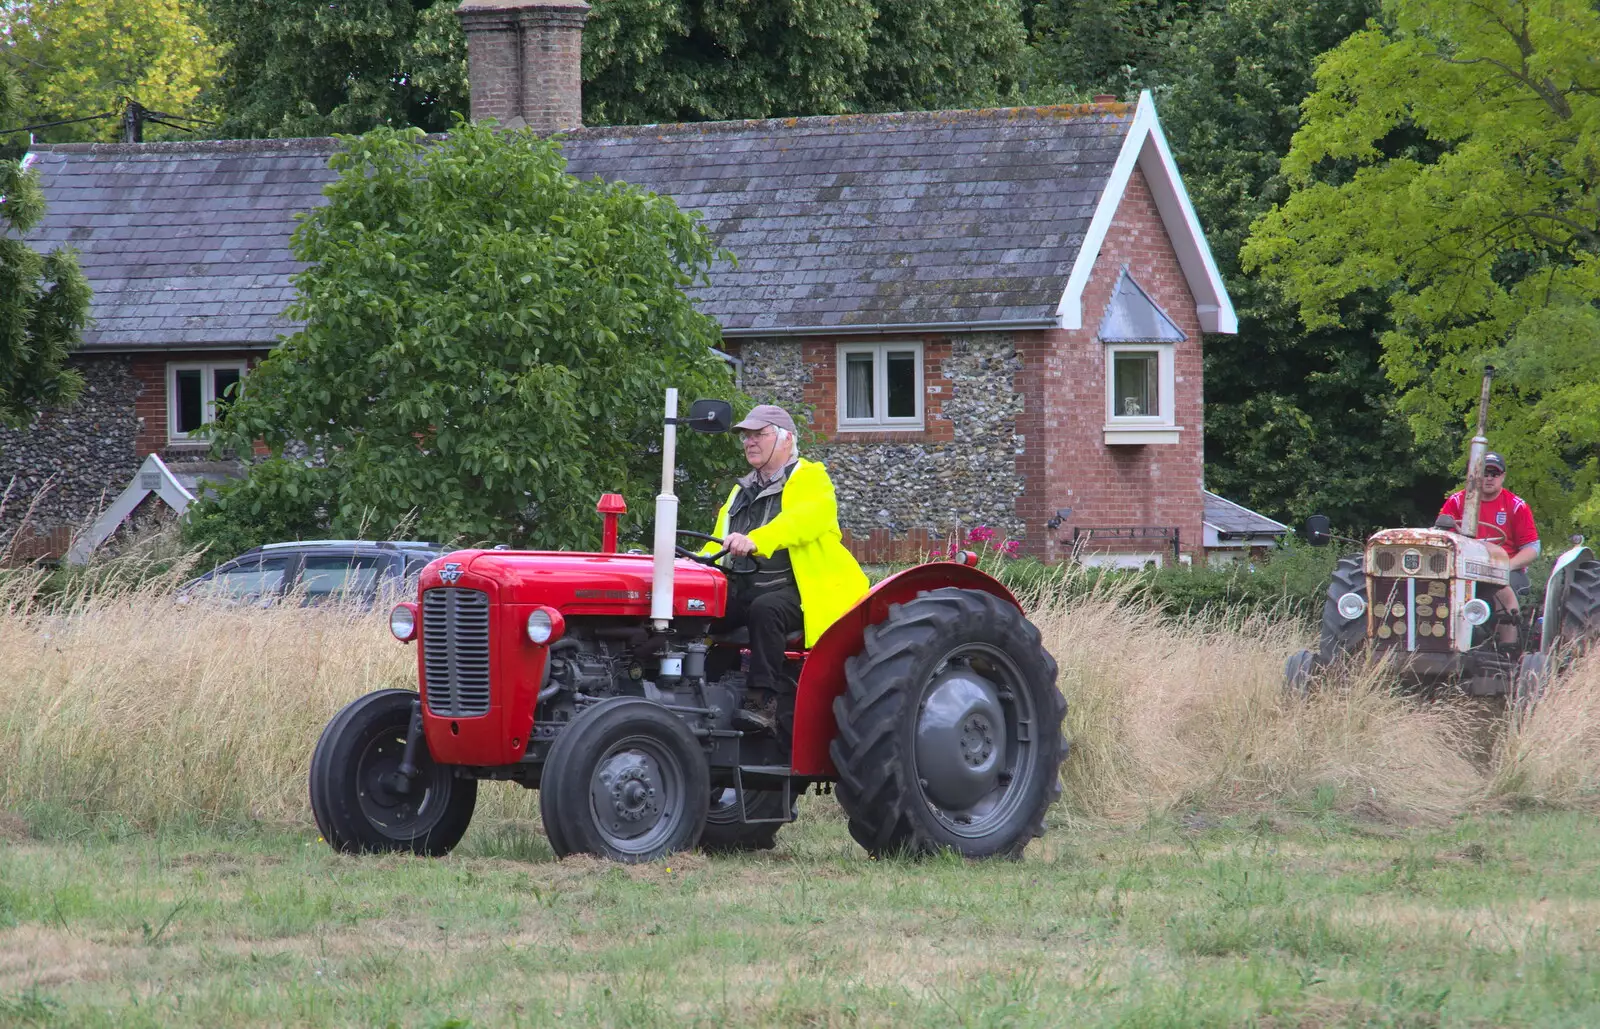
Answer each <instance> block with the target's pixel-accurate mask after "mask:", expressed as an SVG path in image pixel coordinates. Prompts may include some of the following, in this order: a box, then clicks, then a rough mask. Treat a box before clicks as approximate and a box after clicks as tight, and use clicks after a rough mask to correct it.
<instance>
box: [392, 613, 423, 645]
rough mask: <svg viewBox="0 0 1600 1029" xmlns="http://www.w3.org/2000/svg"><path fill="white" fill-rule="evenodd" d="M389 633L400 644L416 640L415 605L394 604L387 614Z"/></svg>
mask: <svg viewBox="0 0 1600 1029" xmlns="http://www.w3.org/2000/svg"><path fill="white" fill-rule="evenodd" d="M389 631H390V632H391V633H393V634H394V638H395V639H397V640H400V641H401V642H402V643H404V642H406V641H409V640H414V639H416V638H417V608H416V605H415V604H396V605H395V606H394V608H393V610H391V611H390V612H389Z"/></svg>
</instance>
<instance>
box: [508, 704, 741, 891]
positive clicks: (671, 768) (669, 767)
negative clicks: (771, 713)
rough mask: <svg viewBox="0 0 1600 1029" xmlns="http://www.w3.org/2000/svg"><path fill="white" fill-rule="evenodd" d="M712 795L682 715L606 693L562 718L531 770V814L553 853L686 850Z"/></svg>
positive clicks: (633, 858) (652, 855)
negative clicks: (534, 785) (535, 796)
mask: <svg viewBox="0 0 1600 1029" xmlns="http://www.w3.org/2000/svg"><path fill="white" fill-rule="evenodd" d="M710 797H711V772H710V769H709V768H708V767H707V765H706V754H705V750H704V749H703V748H702V747H701V746H700V742H699V741H698V740H697V739H695V736H694V733H692V732H690V731H689V728H688V726H686V725H684V724H683V719H681V718H679V717H678V716H677V715H675V714H673V713H672V712H670V711H668V710H667V709H666V708H664V707H662V706H661V705H660V704H655V703H652V702H651V701H648V700H645V699H644V698H642V697H613V698H611V699H609V700H603V701H601V702H600V703H598V704H596V705H594V706H593V707H590V708H586V709H584V710H583V711H582V712H580V713H579V714H578V716H577V717H576V718H574V719H573V720H572V721H571V722H569V723H567V726H566V728H565V729H563V730H562V731H561V735H560V736H557V737H556V741H555V743H554V744H552V745H551V747H550V755H549V757H547V758H546V759H545V763H544V771H543V773H541V775H540V777H539V814H540V815H541V816H542V817H543V819H544V831H545V835H546V836H547V837H549V839H550V849H551V850H553V851H555V853H556V856H557V857H566V856H567V855H569V854H594V855H596V856H597V857H603V858H610V859H611V860H613V861H624V862H627V863H629V864H636V863H638V862H641V861H653V860H655V859H656V858H658V857H660V856H661V855H663V854H671V853H673V852H675V851H680V850H687V849H689V848H690V847H693V846H694V845H695V842H696V841H697V840H698V839H699V838H700V831H701V829H702V827H703V826H704V825H705V821H706V807H707V805H708V804H709V802H710Z"/></svg>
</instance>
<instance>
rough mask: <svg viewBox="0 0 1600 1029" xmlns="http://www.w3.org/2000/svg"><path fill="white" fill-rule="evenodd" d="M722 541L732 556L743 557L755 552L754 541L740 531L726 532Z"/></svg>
mask: <svg viewBox="0 0 1600 1029" xmlns="http://www.w3.org/2000/svg"><path fill="white" fill-rule="evenodd" d="M722 543H723V545H724V546H726V547H727V548H728V553H730V554H732V555H733V556H734V557H745V556H747V555H749V554H754V553H755V552H756V544H755V541H754V540H752V539H751V538H750V537H749V536H746V535H745V534H744V533H742V532H730V533H728V535H727V536H725V537H723V540H722Z"/></svg>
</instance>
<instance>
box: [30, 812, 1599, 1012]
mask: <svg viewBox="0 0 1600 1029" xmlns="http://www.w3.org/2000/svg"><path fill="white" fill-rule="evenodd" d="M48 831H49V834H50V835H51V836H52V837H53V838H52V839H50V840H49V841H47V842H46V841H32V840H28V841H23V840H14V841H12V842H10V843H8V844H5V845H0V1025H6V1026H106V1027H117V1029H125V1027H139V1026H196V1027H200V1026H205V1027H219V1026H242V1025H258V1024H264V1025H286V1026H342V1025H363V1026H365V1025H371V1026H387V1025H398V1026H423V1027H443V1026H457V1027H460V1026H518V1025H521V1026H535V1025H563V1026H566V1025H574V1026H591V1025H594V1026H677V1025H704V1026H722V1025H783V1026H790V1025H805V1026H855V1025H926V1026H950V1025H960V1026H1056V1025H1081V1026H1098V1025H1106V1026H1174V1027H1176V1026H1237V1025H1257V1026H1522V1025H1529V1026H1532V1025H1539V1026H1589V1025H1595V1024H1597V1023H1600V967H1597V946H1600V940H1597V938H1596V930H1597V928H1600V917H1597V912H1600V827H1597V826H1596V825H1595V823H1594V821H1593V820H1592V819H1591V818H1589V817H1587V816H1584V815H1579V814H1575V813H1542V814H1519V815H1512V816H1507V815H1496V816H1485V817H1476V818H1469V819H1465V820H1460V821H1458V822H1456V823H1454V824H1452V825H1451V826H1449V827H1448V828H1442V829H1435V830H1402V829H1397V828H1394V827H1386V826H1383V825H1381V824H1375V823H1362V822H1358V821H1352V820H1350V819H1349V818H1348V817H1346V816H1342V815H1338V814H1335V813H1333V812H1332V811H1330V810H1322V811H1318V810H1317V809H1316V807H1315V805H1313V806H1312V807H1310V808H1308V809H1306V810H1302V811H1290V810H1283V811H1280V812H1278V813H1276V814H1273V815H1270V816H1259V815H1258V816H1254V817H1246V816H1232V817H1226V818H1216V817H1211V816H1205V815H1201V814H1198V813H1188V814H1183V815H1177V816H1171V817H1169V816H1161V817H1157V818H1154V819H1152V820H1149V821H1147V822H1145V823H1144V824H1140V825H1137V826H1123V827H1116V828H1113V827H1101V828H1096V829H1086V828H1077V829H1074V828H1071V827H1068V826H1064V825H1056V826H1055V827H1053V828H1052V830H1051V832H1050V833H1049V834H1048V835H1047V836H1046V838H1045V839H1044V840H1043V841H1041V842H1040V843H1038V844H1035V846H1034V847H1033V848H1031V849H1030V851H1029V854H1028V858H1027V859H1026V860H1024V861H1022V862H1019V863H1011V864H986V865H972V864H966V863H963V862H960V861H957V860H935V861H926V862H922V863H901V862H896V861H881V862H878V861H869V860H868V859H866V858H865V857H864V856H863V855H862V853H861V851H860V850H859V849H858V848H857V847H856V846H855V845H854V844H853V843H852V842H851V841H850V840H849V838H848V836H847V834H846V833H845V832H844V829H843V823H842V821H841V820H840V818H839V817H838V816H837V814H836V813H835V809H834V805H833V802H832V800H831V798H827V797H821V798H816V797H813V798H809V799H808V801H807V804H806V807H805V810H804V812H803V814H802V818H801V821H800V822H799V823H797V824H796V825H794V826H790V827H789V828H787V829H785V830H784V833H783V834H781V836H780V840H781V844H780V846H779V848H778V850H777V851H775V852H774V853H772V854H771V855H770V856H765V857H759V858H743V859H709V858H706V857H703V856H700V855H694V854H685V855H680V856H678V857H676V858H673V859H670V860H666V861H662V862H658V863H655V864H651V865H645V866H640V867H631V868H630V867H621V866H615V865H606V864H602V863H600V862H597V861H592V860H571V859H569V860H567V861H563V862H557V861H554V860H552V858H551V856H550V853H549V851H548V849H547V848H546V847H545V846H544V843H543V839H542V837H540V836H539V835H537V833H536V832H534V831H533V830H532V829H531V827H528V826H525V825H518V824H515V823H512V824H499V825H495V826H490V827H486V828H485V827H480V828H479V829H477V830H475V832H474V835H473V836H472V837H469V840H468V841H467V843H466V845H465V846H464V847H463V849H462V850H461V851H459V852H458V853H457V854H455V855H453V856H451V857H450V858H447V859H444V860H431V861H430V860H423V859H413V858H403V859H402V858H393V857H390V858H350V857H340V856H337V855H334V854H333V853H332V852H330V851H329V850H328V849H327V848H326V847H325V846H323V845H321V844H320V843H318V842H317V840H316V838H315V836H314V834H306V833H287V834H282V833H279V834H271V833H253V834H247V835H243V836H237V837H235V838H229V837H228V836H227V835H226V834H218V833H209V834H202V835H184V834H174V833H168V834H160V835H156V836H149V835H145V834H138V835H133V836H129V837H124V838H120V839H118V838H115V837H111V836H107V835H105V834H104V833H103V832H95V831H89V830H86V829H80V830H78V831H73V830H72V829H70V828H68V826H67V825H66V824H65V823H61V822H59V821H58V823H57V824H54V825H52V826H50V827H48Z"/></svg>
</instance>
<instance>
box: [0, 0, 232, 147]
mask: <svg viewBox="0 0 1600 1029" xmlns="http://www.w3.org/2000/svg"><path fill="white" fill-rule="evenodd" d="M218 56H219V55H218V49H217V47H216V46H215V45H214V44H213V43H212V41H211V38H210V37H209V35H208V34H207V32H206V29H205V26H204V19H203V17H202V15H201V12H200V11H199V10H198V9H197V7H196V6H195V4H194V3H192V2H189V0H0V63H3V64H5V65H6V66H7V67H9V68H10V69H11V70H12V71H13V72H14V73H15V74H16V77H17V79H18V80H19V81H20V83H21V98H20V100H19V102H18V103H17V105H16V108H15V109H14V112H13V114H14V116H15V120H16V121H18V122H25V123H27V124H38V123H40V122H47V121H58V120H67V119H75V118H87V117H91V116H93V115H98V114H104V113H107V112H116V113H120V112H121V110H122V108H123V103H124V102H125V101H126V100H128V99H133V100H137V101H138V102H139V103H140V104H143V105H144V106H145V107H148V108H151V109H152V110H157V111H163V112H166V113H169V114H175V115H184V116H187V117H191V118H206V117H208V116H209V113H210V111H209V108H207V107H206V106H205V104H204V102H203V93H204V91H205V90H206V89H207V88H209V87H210V86H211V84H212V82H213V80H214V79H215V78H216V75H217V63H218ZM11 127H12V120H8V121H7V124H5V125H4V126H0V128H11ZM120 129H121V123H120V121H119V120H118V119H117V118H115V117H112V118H101V119H98V120H95V121H87V122H80V123H78V124H76V125H62V126H57V127H55V128H51V129H45V130H41V131H40V132H38V133H37V136H38V138H39V139H41V140H48V141H50V142H58V143H60V142H73V141H81V140H91V141H92V140H102V141H104V140H115V139H117V138H118V133H119V131H120ZM185 135H186V133H184V132H182V131H180V130H176V129H173V128H171V127H170V126H164V125H158V124H151V125H150V127H149V130H148V133H147V135H146V137H145V138H147V139H162V138H182V137H184V136H185Z"/></svg>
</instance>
